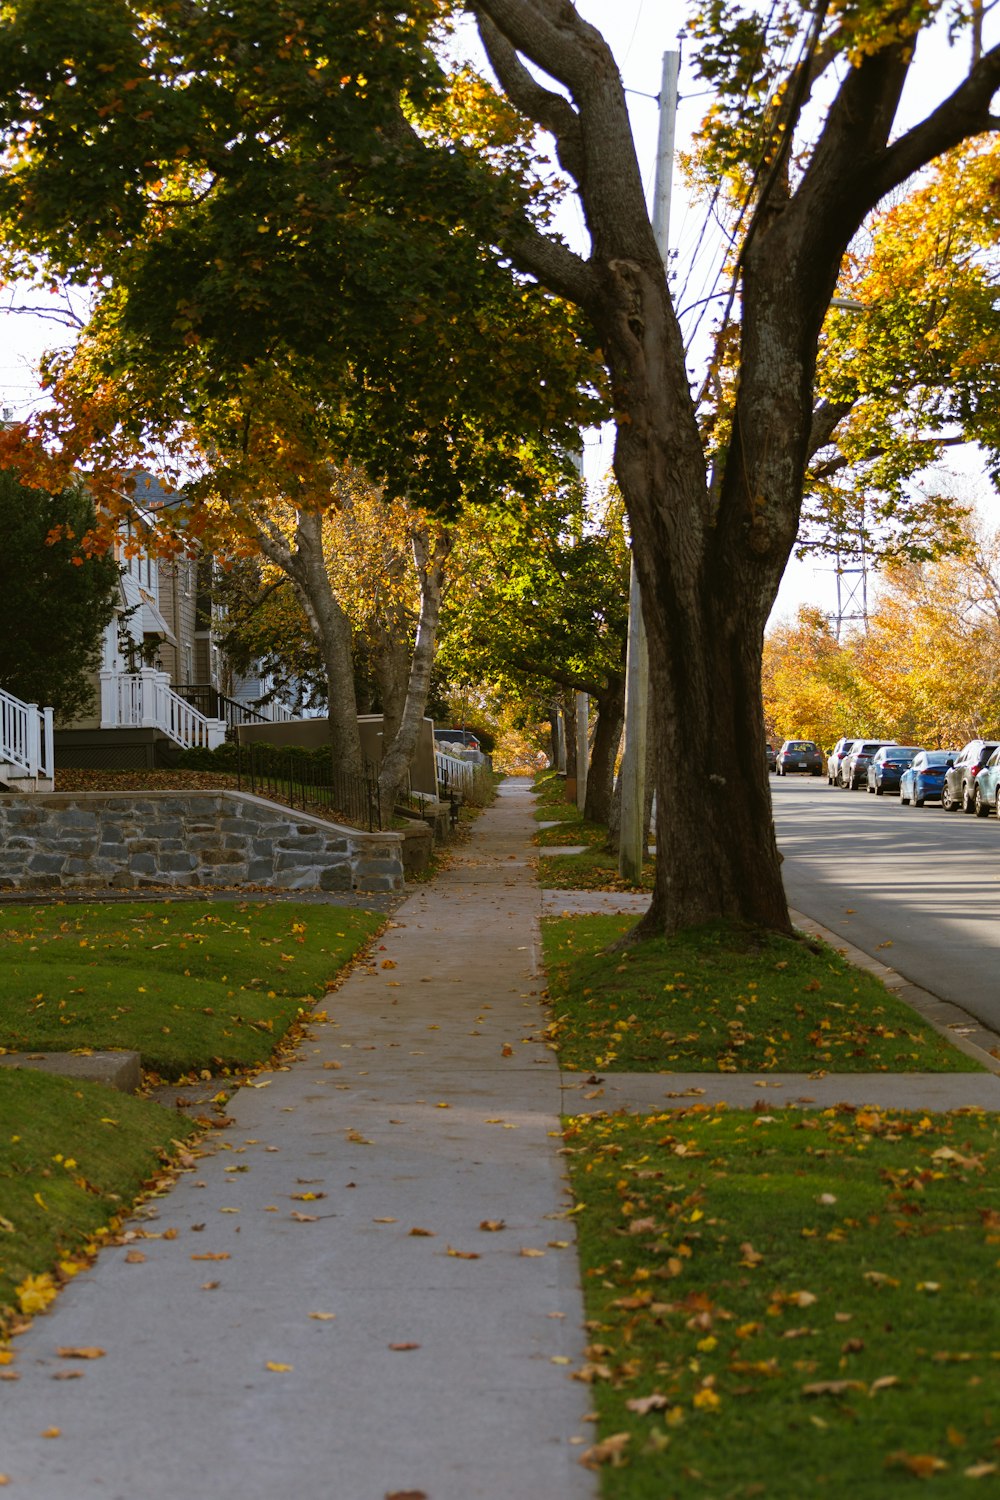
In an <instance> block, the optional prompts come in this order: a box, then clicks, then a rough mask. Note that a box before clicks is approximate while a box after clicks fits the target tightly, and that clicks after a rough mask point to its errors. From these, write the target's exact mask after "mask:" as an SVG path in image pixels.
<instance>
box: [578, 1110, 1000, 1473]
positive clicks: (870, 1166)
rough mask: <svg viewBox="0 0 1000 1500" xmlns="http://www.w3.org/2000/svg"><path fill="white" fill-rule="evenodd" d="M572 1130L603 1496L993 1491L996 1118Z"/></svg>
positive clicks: (997, 1404)
mask: <svg viewBox="0 0 1000 1500" xmlns="http://www.w3.org/2000/svg"><path fill="white" fill-rule="evenodd" d="M566 1143H567V1147H568V1148H569V1152H570V1154H569V1156H568V1160H569V1162H570V1170H571V1175H572V1182H573V1188H574V1192H575V1195H576V1198H577V1200H578V1203H577V1211H576V1214H575V1217H576V1223H577V1229H578V1233H579V1239H580V1249H581V1256H582V1263H583V1274H584V1287H585V1296H586V1303H587V1315H588V1320H589V1321H588V1324H587V1326H588V1330H589V1333H590V1346H589V1349H588V1359H587V1363H586V1364H585V1366H584V1367H583V1368H582V1369H581V1370H579V1371H576V1372H574V1373H575V1374H576V1376H577V1378H579V1379H583V1380H586V1381H588V1382H590V1383H591V1400H592V1404H593V1407H594V1409H595V1410H596V1412H597V1413H598V1416H599V1426H598V1428H597V1430H596V1432H595V1444H594V1447H593V1448H592V1449H591V1450H589V1451H588V1452H587V1454H586V1456H585V1461H586V1462H587V1463H588V1464H590V1465H591V1466H593V1467H595V1468H599V1469H600V1470H601V1475H602V1481H601V1482H602V1493H603V1495H604V1497H605V1500H688V1497H700V1496H718V1497H725V1500H750V1497H760V1500H803V1497H805V1496H811V1495H820V1496H822V1495H828V1496H829V1497H830V1500H843V1497H844V1496H851V1497H858V1500H867V1497H883V1496H893V1495H896V1494H900V1495H903V1494H909V1493H912V1491H913V1486H914V1483H915V1482H917V1481H919V1480H934V1481H935V1483H934V1485H933V1491H934V1493H937V1494H941V1495H949V1496H951V1495H960V1494H961V1495H965V1494H976V1493H986V1492H988V1493H995V1489H996V1485H997V1482H998V1476H1000V1399H998V1394H1000V1324H998V1322H997V1319H996V1317H995V1316H994V1313H993V1300H994V1298H995V1294H996V1281H997V1263H998V1256H1000V1153H998V1147H1000V1127H998V1124H997V1121H996V1118H995V1117H994V1116H986V1115H982V1114H973V1113H964V1114H960V1115H953V1116H936V1117H931V1116H926V1115H925V1116H920V1115H916V1114H910V1115H906V1114H899V1113H891V1114H890V1113H883V1112H879V1111H876V1110H858V1111H856V1112H855V1111H853V1110H848V1109H846V1108H843V1107H842V1108H840V1109H838V1110H827V1111H824V1112H823V1113H821V1114H818V1113H815V1112H809V1113H799V1112H797V1111H792V1110H786V1111H783V1112H781V1113H780V1114H779V1115H777V1116H771V1115H768V1114H766V1113H764V1114H755V1113H750V1112H744V1111H735V1110H733V1111H724V1110H720V1111H717V1112H713V1111H708V1110H704V1109H703V1110H692V1111H688V1112H686V1113H683V1114H679V1113H675V1114H660V1115H654V1116H646V1117H636V1116H625V1115H614V1116H597V1117H581V1118H579V1119H577V1120H573V1121H570V1122H569V1124H568V1128H567V1131H566ZM976 1480H980V1481H985V1486H984V1487H983V1488H982V1489H977V1487H976V1484H975V1481H976Z"/></svg>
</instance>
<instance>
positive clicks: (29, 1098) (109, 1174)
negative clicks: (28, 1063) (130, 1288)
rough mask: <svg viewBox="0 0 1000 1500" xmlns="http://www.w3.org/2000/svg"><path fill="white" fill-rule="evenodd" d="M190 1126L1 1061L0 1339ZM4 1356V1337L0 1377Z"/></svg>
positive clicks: (85, 1255)
mask: <svg viewBox="0 0 1000 1500" xmlns="http://www.w3.org/2000/svg"><path fill="white" fill-rule="evenodd" d="M196 1129H197V1127H196V1125H195V1124H194V1122H193V1121H192V1120H189V1119H187V1118H185V1117H184V1116H183V1115H174V1114H171V1113H169V1112H168V1111H167V1110H165V1109H163V1108H161V1107H160V1106H159V1105H158V1104H152V1103H150V1102H149V1100H146V1099H135V1098H131V1097H129V1096H128V1095H126V1094H121V1093H118V1092H117V1091H116V1090H114V1089H110V1088H106V1087H105V1086H104V1085H103V1084H98V1083H79V1082H77V1081H74V1080H70V1079H67V1078H58V1077H54V1076H53V1075H51V1074H46V1073H36V1072H32V1071H30V1070H29V1069H23V1070H22V1069H16V1068H3V1069H0V1340H2V1337H3V1334H4V1332H5V1330H9V1329H10V1328H11V1327H12V1325H13V1324H14V1323H16V1320H17V1318H18V1316H19V1315H24V1316H31V1315H33V1314H34V1313H37V1312H42V1311H44V1309H45V1307H46V1305H47V1304H48V1303H49V1302H50V1301H51V1300H52V1298H53V1297H54V1296H55V1294H56V1290H57V1288H58V1286H59V1285H60V1284H61V1283H62V1282H64V1281H66V1280H68V1279H69V1278H70V1277H71V1276H74V1275H75V1274H76V1272H77V1271H78V1270H80V1269H81V1267H82V1266H83V1265H85V1264H86V1263H87V1261H88V1260H89V1259H90V1258H91V1257H92V1256H93V1254H95V1253H96V1251H97V1250H98V1249H99V1248H100V1246H101V1244H102V1243H103V1242H105V1241H106V1240H107V1239H108V1237H109V1236H110V1235H112V1234H113V1233H114V1232H115V1229H116V1227H117V1222H118V1220H119V1218H120V1216H122V1215H123V1214H125V1213H126V1212H127V1211H128V1210H129V1208H130V1207H131V1206H132V1204H133V1203H134V1202H135V1200H136V1198H137V1197H138V1196H139V1194H140V1193H141V1191H142V1189H143V1186H144V1185H145V1184H147V1183H149V1182H150V1180H151V1179H153V1178H155V1177H156V1175H157V1174H158V1173H159V1172H161V1171H162V1170H163V1164H164V1159H165V1157H166V1156H167V1154H169V1153H170V1152H171V1151H172V1150H173V1149H174V1148H175V1147H177V1146H178V1145H179V1144H180V1143H182V1142H183V1141H184V1140H185V1138H186V1137H188V1136H190V1135H191V1134H192V1133H193V1132H194V1131H195V1130H196ZM9 1357H10V1356H9V1353H5V1351H4V1349H3V1348H2V1346H0V1378H9V1376H10V1374H11V1373H13V1372H11V1371H9V1370H7V1369H6V1368H5V1367H6V1365H7V1362H8V1359H9Z"/></svg>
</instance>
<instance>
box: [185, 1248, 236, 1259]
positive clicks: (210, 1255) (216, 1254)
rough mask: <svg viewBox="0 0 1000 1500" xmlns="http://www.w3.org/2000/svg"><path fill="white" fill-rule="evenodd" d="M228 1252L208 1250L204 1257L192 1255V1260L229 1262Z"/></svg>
mask: <svg viewBox="0 0 1000 1500" xmlns="http://www.w3.org/2000/svg"><path fill="white" fill-rule="evenodd" d="M229 1258H230V1257H229V1251H228V1250H209V1251H207V1252H206V1253H205V1254H204V1255H192V1257H191V1259H192V1260H229Z"/></svg>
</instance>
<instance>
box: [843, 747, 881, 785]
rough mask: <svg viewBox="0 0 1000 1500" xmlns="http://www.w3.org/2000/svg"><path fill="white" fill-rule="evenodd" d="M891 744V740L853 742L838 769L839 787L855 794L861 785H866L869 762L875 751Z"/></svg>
mask: <svg viewBox="0 0 1000 1500" xmlns="http://www.w3.org/2000/svg"><path fill="white" fill-rule="evenodd" d="M891 744H892V740H855V741H854V745H853V746H852V748H851V750H850V751H849V753H848V754H847V756H846V757H845V759H844V761H843V764H842V765H841V767H840V784H841V786H842V787H846V789H847V790H848V791H849V792H856V791H857V790H858V787H859V786H861V784H862V783H865V784H866V785H867V781H868V763H869V761H870V760H871V758H872V756H873V755H874V754H875V752H876V750H881V749H882V746H883V745H891Z"/></svg>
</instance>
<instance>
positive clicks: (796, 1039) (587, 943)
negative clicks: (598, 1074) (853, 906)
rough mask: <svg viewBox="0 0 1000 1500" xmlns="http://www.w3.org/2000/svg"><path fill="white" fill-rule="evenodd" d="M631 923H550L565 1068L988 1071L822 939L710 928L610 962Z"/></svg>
mask: <svg viewBox="0 0 1000 1500" xmlns="http://www.w3.org/2000/svg"><path fill="white" fill-rule="evenodd" d="M633 925H634V918H630V917H627V916H617V915H616V916H584V917H564V918H551V919H548V920H547V921H545V922H543V924H542V944H543V951H544V955H545V968H546V974H547V979H548V993H549V1004H550V1007H551V1012H552V1020H551V1022H550V1024H549V1028H548V1035H549V1038H550V1039H551V1040H552V1041H554V1042H555V1044H556V1046H557V1049H558V1053H559V1061H560V1065H561V1066H562V1067H564V1068H569V1069H584V1070H592V1069H601V1070H603V1071H609V1070H614V1071H619V1072H635V1073H646V1072H651V1073H655V1072H673V1073H684V1072H730V1073H745V1072H779V1073H787V1072H793V1073H794V1072H801V1073H815V1072H830V1073H857V1072H860V1073H872V1072H893V1073H913V1072H928V1073H941V1072H949V1073H951V1072H963V1073H965V1072H981V1071H982V1068H981V1066H980V1064H978V1063H977V1062H975V1061H974V1060H973V1059H972V1058H970V1057H968V1056H966V1054H965V1053H963V1052H959V1051H958V1050H957V1049H956V1048H954V1047H952V1046H951V1045H950V1043H949V1042H948V1041H947V1040H946V1039H945V1038H944V1037H942V1036H941V1035H940V1034H939V1033H938V1032H936V1031H935V1030H934V1029H933V1028H932V1027H930V1026H928V1025H925V1024H924V1022H922V1021H921V1020H920V1019H919V1018H918V1017H917V1015H916V1014H915V1013H914V1011H913V1010H912V1009H911V1008H910V1007H909V1006H908V1005H906V1004H905V1003H904V1002H903V1001H902V1000H900V999H899V998H898V997H897V996H895V995H893V994H892V993H891V992H890V991H889V990H887V989H886V987H885V985H884V984H883V983H882V982H881V980H880V979H877V978H876V977H875V976H874V975H873V974H869V973H867V972H865V971H864V970H862V969H855V968H853V967H852V966H851V965H850V964H848V963H847V961H846V960H845V959H843V958H842V957H841V956H840V955H839V954H838V953H836V952H835V951H834V950H833V949H832V948H829V947H827V946H826V945H825V944H821V943H818V942H816V941H815V940H813V939H810V940H809V941H808V942H806V941H796V940H795V939H792V938H783V937H781V936H779V935H777V934H774V933H755V932H747V931H743V930H739V929H729V928H723V927H707V928H698V929H697V930H694V931H691V932H686V933H679V934H678V935H676V936H675V937H671V938H653V939H650V940H649V941H647V942H643V943H640V944H636V945H635V946H633V947H629V948H624V949H620V950H618V951H615V952H609V951H608V948H609V945H610V944H613V943H614V942H615V941H616V940H617V939H618V938H620V937H621V936H622V935H623V934H624V933H625V932H627V931H628V929H629V927H630V926H633Z"/></svg>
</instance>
